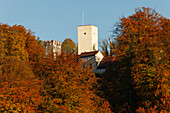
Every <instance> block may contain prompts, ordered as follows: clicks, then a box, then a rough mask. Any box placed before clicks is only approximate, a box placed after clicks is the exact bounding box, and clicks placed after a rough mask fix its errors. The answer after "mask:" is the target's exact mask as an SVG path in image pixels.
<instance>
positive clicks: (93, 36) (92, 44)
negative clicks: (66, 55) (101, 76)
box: [78, 25, 103, 70]
mask: <svg viewBox="0 0 170 113" xmlns="http://www.w3.org/2000/svg"><path fill="white" fill-rule="evenodd" d="M78 55H79V61H81V62H82V63H83V62H85V63H86V65H87V64H89V65H90V66H91V67H92V68H93V70H96V69H97V66H99V64H100V61H101V60H102V59H103V55H102V53H101V52H100V51H99V50H98V27H96V26H94V25H83V26H78Z"/></svg>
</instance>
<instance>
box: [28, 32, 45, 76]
mask: <svg viewBox="0 0 170 113" xmlns="http://www.w3.org/2000/svg"><path fill="white" fill-rule="evenodd" d="M25 49H26V50H27V53H28V59H29V63H30V64H31V66H32V70H33V72H34V73H35V74H37V73H38V72H39V71H40V66H41V63H42V62H43V60H44V59H43V58H44V48H43V46H42V44H41V41H40V38H37V40H36V36H34V35H33V33H32V32H31V31H28V32H27V35H26V41H25Z"/></svg>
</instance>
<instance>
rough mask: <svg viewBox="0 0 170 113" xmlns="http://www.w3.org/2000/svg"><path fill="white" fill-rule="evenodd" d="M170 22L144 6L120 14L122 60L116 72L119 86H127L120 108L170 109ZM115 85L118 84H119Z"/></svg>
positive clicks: (117, 32)
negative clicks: (131, 11)
mask: <svg viewBox="0 0 170 113" xmlns="http://www.w3.org/2000/svg"><path fill="white" fill-rule="evenodd" d="M169 24H170V20H169V19H167V18H165V17H163V16H161V15H160V14H158V13H157V12H156V11H155V10H153V9H151V8H145V7H142V8H137V9H136V10H135V14H133V15H131V16H128V17H123V18H121V22H120V23H119V24H117V25H116V28H115V30H114V32H113V33H114V36H116V38H115V43H114V44H115V45H116V46H115V47H116V49H115V54H116V57H117V58H118V62H119V63H118V64H117V66H116V69H117V70H116V72H115V75H113V76H117V77H118V79H117V82H118V83H119V84H120V87H121V86H126V87H125V89H123V90H122V89H120V90H121V91H124V92H122V93H121V94H120V95H122V94H124V95H122V96H123V100H119V101H121V102H123V103H122V104H121V105H119V107H120V108H121V109H125V111H129V112H140V113H141V112H142V113H146V112H147V113H157V112H167V113H168V112H170V76H169V42H170V41H169V39H170V34H169V33H170V32H169V31H170V27H169ZM107 75H109V74H107ZM107 75H106V76H107ZM114 79H115V78H114ZM124 80H125V81H126V82H125V81H124ZM123 81H124V82H123ZM104 83H105V82H104ZM106 83H109V82H106ZM125 84H126V85H125ZM112 85H113V87H112V88H115V86H116V85H117V84H113V83H112ZM127 89H128V90H127ZM115 95H116V94H115ZM120 95H117V96H120ZM112 97H114V96H112ZM114 98H115V97H114ZM118 98H119V97H118ZM119 99H120V98H119ZM112 101H114V100H112ZM115 105H118V104H115V103H113V107H114V106H115ZM124 105H126V106H124ZM123 106H124V107H123ZM119 107H117V108H119ZM117 108H113V111H116V110H117Z"/></svg>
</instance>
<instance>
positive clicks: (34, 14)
mask: <svg viewBox="0 0 170 113" xmlns="http://www.w3.org/2000/svg"><path fill="white" fill-rule="evenodd" d="M169 5H170V0H0V23H2V24H8V25H11V26H12V25H15V24H17V25H23V26H24V27H25V28H26V29H30V30H31V31H32V32H34V34H35V35H36V36H39V37H40V39H41V40H57V41H62V42H63V41H64V39H66V38H71V39H72V40H73V41H74V42H75V43H77V41H78V37H77V26H78V25H82V12H84V24H85V25H95V26H97V27H98V29H99V31H98V33H99V39H98V40H99V42H101V41H102V40H104V39H106V38H108V37H109V36H110V35H111V31H112V29H113V26H114V25H115V24H116V22H119V20H120V18H122V17H123V16H125V17H128V16H130V15H132V14H134V13H135V8H139V7H150V8H152V9H155V10H156V11H157V12H158V13H159V14H161V15H162V16H164V17H166V18H170V6H169Z"/></svg>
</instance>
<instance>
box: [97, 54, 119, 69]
mask: <svg viewBox="0 0 170 113" xmlns="http://www.w3.org/2000/svg"><path fill="white" fill-rule="evenodd" d="M115 60H116V57H115V56H108V57H104V58H103V59H102V61H101V62H100V64H99V66H98V67H97V69H105V68H106V67H111V66H112V64H113V62H114V61H115Z"/></svg>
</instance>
